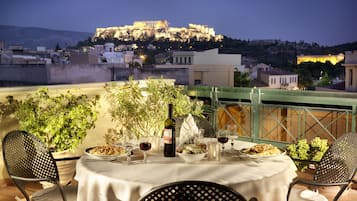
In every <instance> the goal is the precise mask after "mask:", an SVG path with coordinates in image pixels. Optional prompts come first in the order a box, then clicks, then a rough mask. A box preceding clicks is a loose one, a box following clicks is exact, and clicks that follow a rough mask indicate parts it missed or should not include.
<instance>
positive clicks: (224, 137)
mask: <svg viewBox="0 0 357 201" xmlns="http://www.w3.org/2000/svg"><path fill="white" fill-rule="evenodd" d="M217 141H218V142H219V143H221V144H222V154H221V155H222V156H223V153H224V144H225V143H227V142H228V132H227V131H226V130H222V131H219V132H218V134H217Z"/></svg>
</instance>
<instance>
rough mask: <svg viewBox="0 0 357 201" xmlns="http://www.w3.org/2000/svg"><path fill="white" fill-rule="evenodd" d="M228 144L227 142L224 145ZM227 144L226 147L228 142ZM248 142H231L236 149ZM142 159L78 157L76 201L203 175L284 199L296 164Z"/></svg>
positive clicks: (120, 196) (137, 192) (136, 192)
mask: <svg viewBox="0 0 357 201" xmlns="http://www.w3.org/2000/svg"><path fill="white" fill-rule="evenodd" d="M226 146H227V145H226ZM227 147H228V148H229V146H227ZM242 147H247V143H244V142H240V141H238V142H236V145H235V148H242ZM148 160H149V161H148V163H147V164H143V163H141V162H136V163H134V164H131V165H127V164H125V163H122V162H118V161H112V162H110V161H99V160H91V159H88V158H87V157H86V156H83V157H82V158H81V159H80V160H79V161H78V162H77V171H76V172H77V173H76V176H75V179H76V180H77V181H78V198H77V200H78V201H107V200H108V201H109V200H110V201H116V200H121V201H137V200H138V198H139V197H141V196H142V195H143V194H144V193H145V192H147V191H149V190H150V189H151V188H152V187H154V186H157V185H161V184H164V183H168V182H173V181H178V180H205V181H213V182H216V183H220V184H224V185H228V186H230V187H232V188H233V189H235V190H237V191H238V192H239V193H241V194H242V195H243V196H245V197H246V198H251V197H256V198H257V199H258V200H259V201H280V200H281V201H283V200H286V193H287V189H288V185H289V183H290V182H291V181H292V179H293V178H294V177H296V173H295V171H296V167H295V165H294V163H293V162H292V160H291V159H290V158H289V157H288V156H285V155H282V156H278V157H272V158H265V159H261V160H253V159H239V158H234V159H232V158H228V159H222V160H221V161H220V162H217V161H205V160H203V161H200V162H199V163H184V162H183V161H182V160H181V159H179V158H164V157H162V155H161V154H160V155H149V159H148Z"/></svg>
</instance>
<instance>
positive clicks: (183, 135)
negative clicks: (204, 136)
mask: <svg viewBox="0 0 357 201" xmlns="http://www.w3.org/2000/svg"><path fill="white" fill-rule="evenodd" d="M198 132H199V130H198V127H197V125H196V122H195V119H194V118H193V116H192V115H191V114H188V116H187V117H186V119H184V120H183V122H182V125H181V128H180V138H179V145H178V146H179V147H180V146H181V145H183V144H185V143H188V142H190V141H191V140H193V139H194V138H195V137H196V135H198Z"/></svg>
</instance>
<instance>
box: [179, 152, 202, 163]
mask: <svg viewBox="0 0 357 201" xmlns="http://www.w3.org/2000/svg"><path fill="white" fill-rule="evenodd" d="M177 155H178V156H179V158H182V160H184V161H185V162H186V163H193V162H196V161H200V160H202V159H203V158H204V157H205V155H206V153H200V154H183V153H177Z"/></svg>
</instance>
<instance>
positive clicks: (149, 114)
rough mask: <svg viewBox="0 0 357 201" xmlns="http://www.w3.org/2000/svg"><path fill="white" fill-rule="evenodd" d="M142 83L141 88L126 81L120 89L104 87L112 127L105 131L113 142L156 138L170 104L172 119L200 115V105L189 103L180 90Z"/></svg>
mask: <svg viewBox="0 0 357 201" xmlns="http://www.w3.org/2000/svg"><path fill="white" fill-rule="evenodd" d="M145 83H146V85H145V86H144V85H141V83H140V82H139V81H135V80H133V79H130V80H129V81H128V82H126V83H125V84H124V85H123V86H118V85H116V84H113V85H111V86H107V87H106V91H107V99H108V102H109V104H110V108H109V112H110V114H111V116H112V119H113V121H114V122H115V128H114V129H109V131H110V133H109V134H110V135H111V136H112V137H113V136H114V137H116V139H114V141H115V140H127V139H138V138H140V137H141V136H160V135H161V131H162V129H163V127H164V121H165V119H166V118H167V113H168V108H167V105H168V104H169V103H173V105H174V111H173V113H174V114H173V115H174V116H181V115H186V114H189V113H191V114H193V115H197V116H202V113H203V110H202V104H203V103H202V102H199V101H196V100H191V99H190V97H189V96H187V95H185V94H184V91H183V90H184V88H183V87H178V86H174V85H172V84H169V83H167V82H165V81H164V80H162V79H147V80H146V82H145ZM106 137H107V139H110V137H108V136H106Z"/></svg>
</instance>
